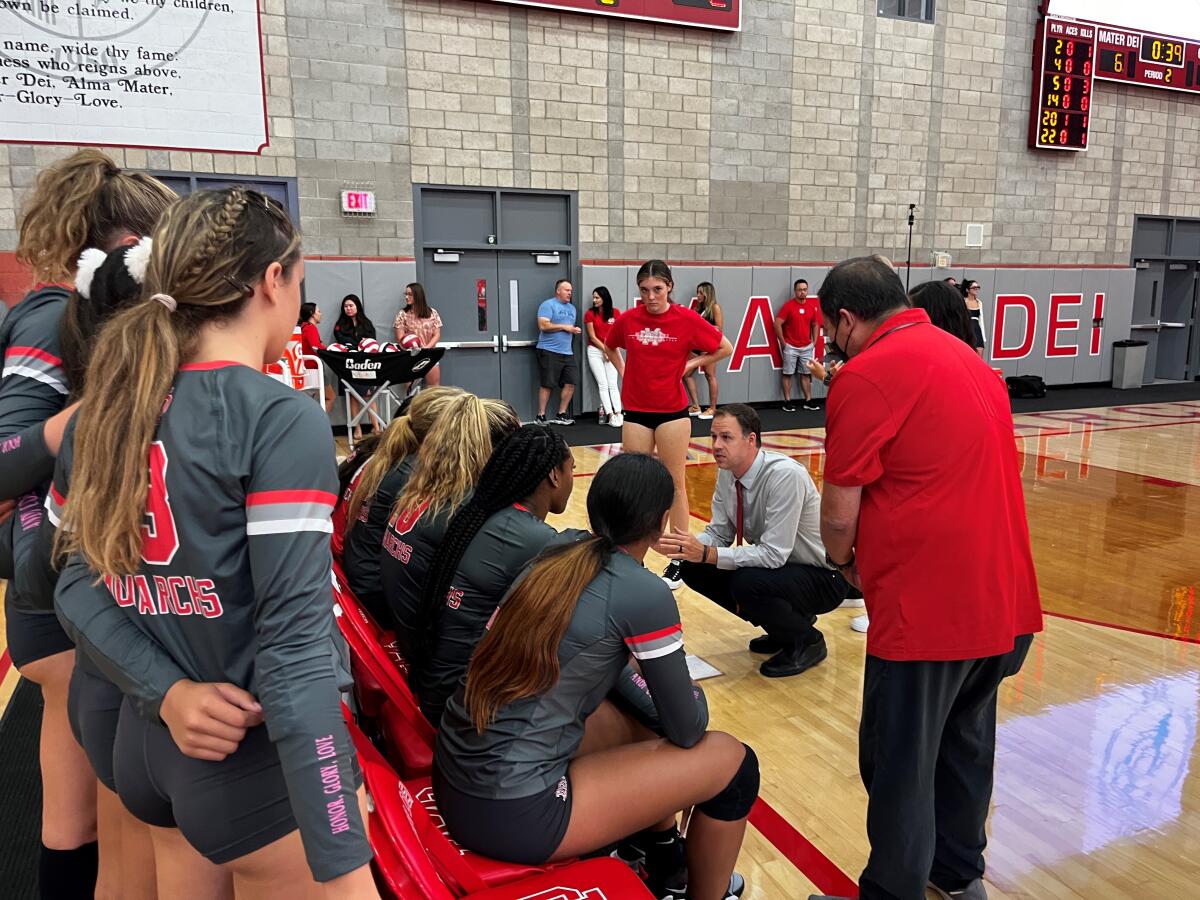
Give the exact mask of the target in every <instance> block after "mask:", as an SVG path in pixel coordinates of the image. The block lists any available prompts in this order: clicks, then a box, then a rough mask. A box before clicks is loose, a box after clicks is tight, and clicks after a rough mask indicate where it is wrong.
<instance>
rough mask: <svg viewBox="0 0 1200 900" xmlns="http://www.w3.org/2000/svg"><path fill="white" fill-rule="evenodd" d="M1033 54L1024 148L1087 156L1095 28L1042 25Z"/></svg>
mask: <svg viewBox="0 0 1200 900" xmlns="http://www.w3.org/2000/svg"><path fill="white" fill-rule="evenodd" d="M1036 50H1037V52H1036V53H1035V54H1034V56H1035V59H1034V70H1033V103H1032V104H1031V110H1030V111H1031V115H1030V122H1029V146H1030V147H1034V148H1037V149H1040V150H1086V149H1087V146H1088V124H1089V121H1090V117H1091V108H1092V87H1093V84H1094V77H1095V75H1094V72H1095V67H1096V58H1095V57H1096V26H1094V25H1092V24H1090V23H1085V22H1073V21H1067V20H1063V19H1050V18H1047V19H1044V20H1043V21H1042V34H1041V40H1040V41H1039V42H1038V44H1037V48H1036Z"/></svg>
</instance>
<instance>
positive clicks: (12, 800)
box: [0, 678, 42, 900]
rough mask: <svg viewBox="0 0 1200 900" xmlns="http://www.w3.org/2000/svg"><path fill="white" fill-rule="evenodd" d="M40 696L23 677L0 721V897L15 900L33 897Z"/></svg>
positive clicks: (38, 837)
mask: <svg viewBox="0 0 1200 900" xmlns="http://www.w3.org/2000/svg"><path fill="white" fill-rule="evenodd" d="M41 725H42V692H41V691H40V690H38V687H37V685H35V684H34V683H33V682H31V681H27V680H25V679H24V678H22V679H21V680H20V682H18V684H17V689H16V691H14V692H13V696H12V700H11V701H9V704H8V710H7V711H6V712H5V714H4V718H3V719H0V754H2V755H3V758H4V765H3V766H0V810H3V811H4V814H3V815H2V816H0V885H3V888H0V893H2V894H3V895H4V896H5V897H11V898H14V900H18V898H19V900H26V898H29V900H32V898H35V897H37V895H38V894H37V879H38V873H37V867H38V848H39V847H40V845H41V834H40V832H41V828H40V825H41V820H42V778H41V772H40V770H39V768H38V734H39V732H40V730H41Z"/></svg>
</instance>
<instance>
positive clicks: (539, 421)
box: [533, 416, 550, 425]
mask: <svg viewBox="0 0 1200 900" xmlns="http://www.w3.org/2000/svg"><path fill="white" fill-rule="evenodd" d="M533 424H535V425H549V424H550V423H549V422H547V421H546V417H545V416H538V417H537V418H536V419H534V420H533Z"/></svg>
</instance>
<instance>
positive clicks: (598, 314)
mask: <svg viewBox="0 0 1200 900" xmlns="http://www.w3.org/2000/svg"><path fill="white" fill-rule="evenodd" d="M620 315H621V311H620V310H619V309H616V308H615V307H614V306H613V300H612V294H610V293H609V291H608V288H606V287H605V286H604V285H600V287H598V288H596V289H595V290H594V291H592V308H591V309H589V310H588V311H587V312H586V313H584V314H583V326H584V328H586V329H587V339H588V347H587V361H588V368H590V369H591V370H592V377H593V378H595V379H596V392H597V393H598V394H599V395H600V415H599V417H598V418H599V422H600V424H601V425H604V424H608V425H611V426H613V427H614V428H620V427H621V426H622V425H623V424H624V423H625V417H624V415H622V410H623V407H622V406H621V385H620V382H619V380H618V379H619V378H623V377H624V376H625V366H624V363H623V361H622V360H621V354H620V353H614V354H613V359H609V356H608V349H607V348H606V347H605V346H604V340H605V338H607V337H608V332H609V329H611V328H612V327H613V325H614V324H615V323H616V321H617V317H618V316H620ZM613 360H615V363H614V361H613Z"/></svg>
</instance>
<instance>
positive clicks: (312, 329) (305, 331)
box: [300, 322, 325, 369]
mask: <svg viewBox="0 0 1200 900" xmlns="http://www.w3.org/2000/svg"><path fill="white" fill-rule="evenodd" d="M324 347H325V345H324V344H322V343H321V332H319V331H317V326H316V325H314V324H313V323H312V322H305V323H304V324H303V325H301V326H300V348H301V351H302V352H303V353H304V355H305V356H316V355H317V351H318V350H322V349H324ZM304 366H305V368H308V369H315V368H316V367H317V364H316V363H315V362H311V361H310V360H305V361H304Z"/></svg>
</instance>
